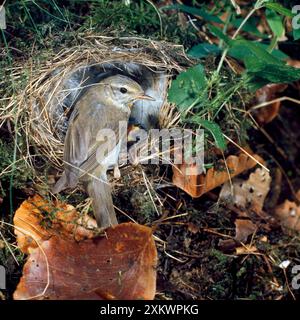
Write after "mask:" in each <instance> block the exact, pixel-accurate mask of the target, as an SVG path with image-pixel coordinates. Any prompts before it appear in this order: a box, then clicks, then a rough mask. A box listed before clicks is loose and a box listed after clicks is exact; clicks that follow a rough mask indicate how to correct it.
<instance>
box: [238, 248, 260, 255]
mask: <svg viewBox="0 0 300 320" xmlns="http://www.w3.org/2000/svg"><path fill="white" fill-rule="evenodd" d="M257 251H258V250H257V248H256V247H255V246H243V247H237V248H236V249H235V253H236V254H237V255H243V254H252V253H254V254H255V253H256V252H257Z"/></svg>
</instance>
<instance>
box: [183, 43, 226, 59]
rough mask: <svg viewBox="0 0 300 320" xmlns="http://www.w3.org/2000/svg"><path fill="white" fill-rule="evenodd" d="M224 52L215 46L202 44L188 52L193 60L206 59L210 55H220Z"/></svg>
mask: <svg viewBox="0 0 300 320" xmlns="http://www.w3.org/2000/svg"><path fill="white" fill-rule="evenodd" d="M221 52H222V50H221V49H220V48H219V47H218V46H216V45H215V44H210V43H200V44H197V45H196V46H194V47H192V48H191V49H190V50H189V51H188V55H189V56H191V57H193V58H205V57H207V56H208V55H218V54H220V53H221Z"/></svg>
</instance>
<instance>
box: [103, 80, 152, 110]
mask: <svg viewBox="0 0 300 320" xmlns="http://www.w3.org/2000/svg"><path fill="white" fill-rule="evenodd" d="M102 84H104V90H105V95H106V97H107V98H110V99H112V100H113V102H114V103H115V104H117V105H119V106H126V107H130V108H131V107H132V105H133V103H134V102H135V101H137V100H154V99H153V98H152V97H150V96H148V95H146V94H145V92H144V90H143V89H142V87H141V86H140V85H139V84H138V83H137V82H136V81H134V80H133V79H131V78H129V77H126V76H123V75H114V76H110V77H108V78H106V79H104V80H103V83H102Z"/></svg>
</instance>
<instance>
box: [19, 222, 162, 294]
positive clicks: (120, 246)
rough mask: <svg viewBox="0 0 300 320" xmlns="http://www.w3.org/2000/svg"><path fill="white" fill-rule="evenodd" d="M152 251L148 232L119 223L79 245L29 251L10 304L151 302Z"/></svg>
mask: <svg viewBox="0 0 300 320" xmlns="http://www.w3.org/2000/svg"><path fill="white" fill-rule="evenodd" d="M156 263H157V252H156V247H155V243H154V240H153V237H152V230H151V229H150V228H148V227H145V226H141V225H138V224H133V223H123V224H120V225H117V226H115V227H112V228H108V229H107V230H106V236H105V237H99V236H98V237H96V238H93V239H88V240H84V241H80V242H77V241H74V240H70V239H64V238H61V237H59V236H57V235H54V236H52V237H51V238H50V239H49V240H44V241H43V242H42V244H41V245H40V247H37V248H31V249H30V256H29V257H28V260H27V262H26V264H25V266H24V270H23V276H22V278H21V281H20V283H19V284H18V287H17V289H16V291H15V293H14V299H17V300H19V299H97V300H102V299H118V300H119V299H153V298H154V295H155V288H156V271H155V268H156Z"/></svg>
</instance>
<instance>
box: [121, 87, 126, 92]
mask: <svg viewBox="0 0 300 320" xmlns="http://www.w3.org/2000/svg"><path fill="white" fill-rule="evenodd" d="M127 91H128V90H127V89H126V88H124V87H121V88H120V92H121V93H126V92H127Z"/></svg>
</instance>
